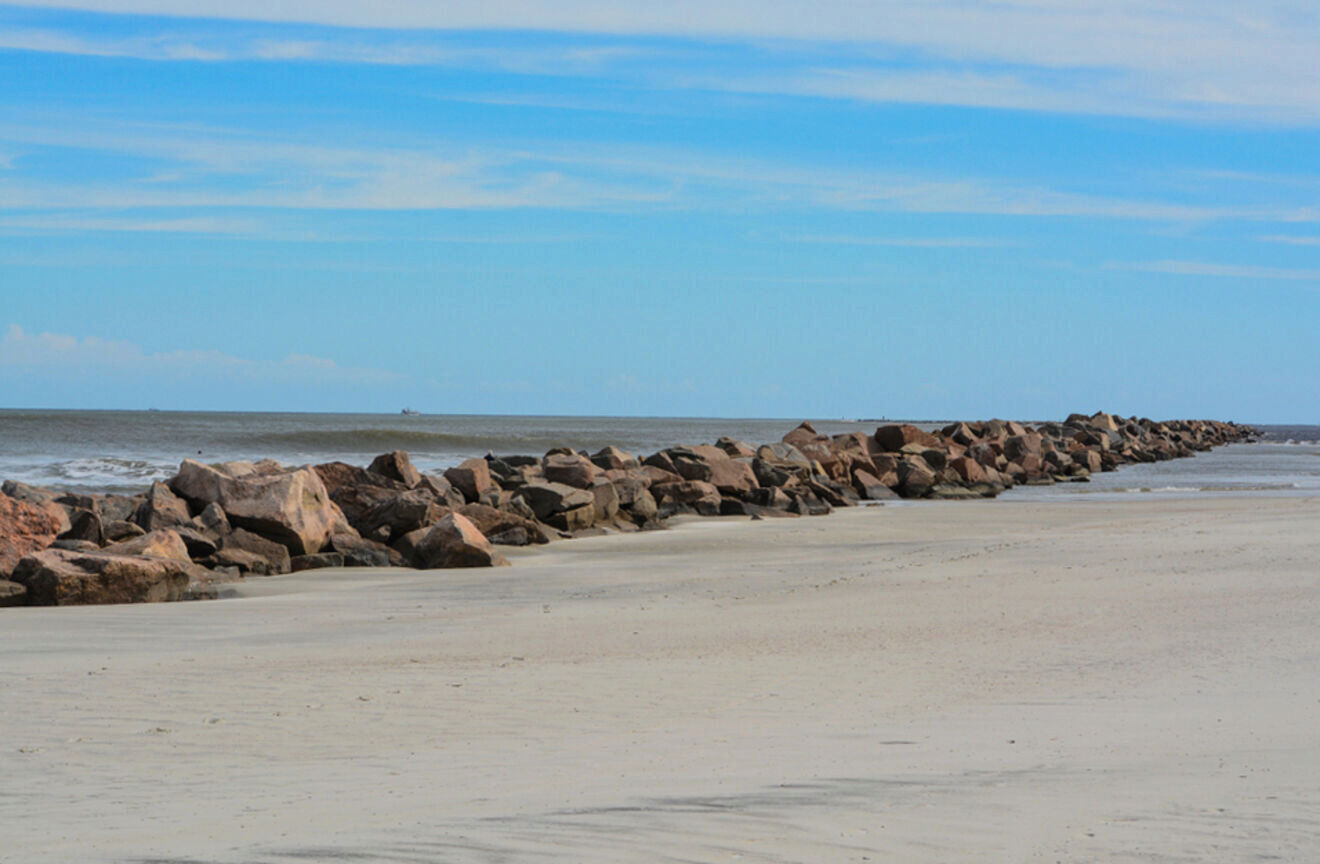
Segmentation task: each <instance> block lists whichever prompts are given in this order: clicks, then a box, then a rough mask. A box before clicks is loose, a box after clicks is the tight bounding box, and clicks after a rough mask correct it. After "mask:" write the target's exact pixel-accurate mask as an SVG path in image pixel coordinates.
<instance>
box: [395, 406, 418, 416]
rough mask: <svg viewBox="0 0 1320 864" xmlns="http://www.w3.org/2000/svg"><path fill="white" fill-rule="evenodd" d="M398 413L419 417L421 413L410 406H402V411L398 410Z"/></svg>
mask: <svg viewBox="0 0 1320 864" xmlns="http://www.w3.org/2000/svg"><path fill="white" fill-rule="evenodd" d="M399 413H400V414H402V415H404V416H405V417H420V416H421V414H422V412H421V411H416V410H414V409H412V408H404V409H403V410H402V411H400V412H399Z"/></svg>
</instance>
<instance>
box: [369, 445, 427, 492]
mask: <svg viewBox="0 0 1320 864" xmlns="http://www.w3.org/2000/svg"><path fill="white" fill-rule="evenodd" d="M367 470H368V471H370V472H371V473H372V474H378V475H380V476H382V477H388V478H389V479H391V480H396V481H398V482H399V483H402V484H403V485H404V486H407V487H408V488H409V489H411V488H413V487H414V486H416V485H417V484H418V483H420V482H422V473H421V472H420V471H418V470H417V469H416V468H414V467H413V464H412V459H411V458H410V457H409V456H408V454H407V453H406V452H404V451H403V450H395V451H393V452H391V453H382V454H380V455H379V456H377V457H376V458H375V459H373V460H371V464H370V465H368V466H367Z"/></svg>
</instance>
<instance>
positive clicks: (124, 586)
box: [12, 549, 197, 606]
mask: <svg viewBox="0 0 1320 864" xmlns="http://www.w3.org/2000/svg"><path fill="white" fill-rule="evenodd" d="M196 570H197V568H196V567H195V565H193V564H190V563H186V562H183V561H175V560H172V559H169V558H150V557H147V556H145V555H141V556H136V555H112V554H107V553H105V552H72V551H67V550H64V549H47V550H45V551H42V552H34V553H32V554H31V555H28V556H27V557H25V558H24V559H23V560H22V561H20V562H19V563H18V566H17V567H16V568H14V574H13V576H12V579H13V581H14V582H17V583H19V584H20V585H23V586H24V587H25V588H27V592H28V595H27V596H28V601H27V602H28V604H29V605H33V606H72V605H84V604H100V603H159V602H164V601H173V600H182V599H183V598H184V596H185V592H186V589H187V587H188V583H189V581H190V579H191V576H192V574H193V573H195V572H196Z"/></svg>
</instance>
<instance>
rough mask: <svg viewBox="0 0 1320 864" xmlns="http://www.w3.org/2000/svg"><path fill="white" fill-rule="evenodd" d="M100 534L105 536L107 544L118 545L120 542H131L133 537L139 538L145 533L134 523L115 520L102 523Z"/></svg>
mask: <svg viewBox="0 0 1320 864" xmlns="http://www.w3.org/2000/svg"><path fill="white" fill-rule="evenodd" d="M101 533H102V534H104V535H105V540H106V542H107V543H118V542H119V541H120V540H131V539H133V538H134V537H141V536H142V535H143V534H146V533H147V532H146V531H144V530H143V529H142V526H141V525H138V524H137V523H136V522H125V521H123V520H115V521H113V522H102V523H101Z"/></svg>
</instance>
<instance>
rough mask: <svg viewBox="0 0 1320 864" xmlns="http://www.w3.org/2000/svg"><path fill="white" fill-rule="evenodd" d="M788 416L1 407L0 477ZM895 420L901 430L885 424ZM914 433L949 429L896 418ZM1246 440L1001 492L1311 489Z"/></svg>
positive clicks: (1051, 495)
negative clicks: (1078, 479)
mask: <svg viewBox="0 0 1320 864" xmlns="http://www.w3.org/2000/svg"><path fill="white" fill-rule="evenodd" d="M798 422H800V421H799V420H776V419H722V418H671V417H665V418H655V417H515V416H495V415H419V416H408V415H403V414H267V413H226V412H176V411H28V410H0V479H12V480H19V481H22V482H24V483H32V484H36V485H41V486H50V487H53V488H57V489H67V490H70V491H78V492H136V491H140V490H142V489H143V488H145V487H146V486H147V485H149V484H150V483H151V481H152V480H159V479H164V478H166V477H169V476H171V475H173V474H174V473H175V471H176V470H177V469H178V466H179V463H180V462H181V461H182V460H183V459H188V458H192V459H200V460H202V461H206V462H219V461H224V460H229V459H260V458H272V459H275V460H277V461H279V462H282V463H286V464H291V465H302V464H314V463H318V462H328V461H332V460H341V461H344V462H349V463H351V464H355V465H366V464H367V463H368V462H370V461H371V460H372V459H373V458H374V457H375V456H377V455H378V454H380V453H383V452H386V451H389V450H407V451H408V452H409V453H410V454H412V458H413V461H414V463H415V464H416V465H417V466H418V468H420V469H421V470H423V471H437V470H443V469H444V468H447V467H449V466H451V465H455V464H457V463H459V462H461V461H462V460H464V459H467V458H470V457H473V456H484V455H485V454H486V453H488V452H494V453H496V454H500V455H508V454H534V455H540V454H542V453H544V452H545V451H546V450H548V449H550V448H551V447H559V446H569V447H574V448H579V449H586V450H590V451H593V452H594V451H595V450H598V449H600V448H601V447H604V446H605V445H607V444H614V445H616V446H618V447H622V448H623V449H625V450H628V451H630V452H633V453H636V454H638V455H646V454H649V453H653V452H655V451H656V450H659V449H661V448H663V447H669V446H673V445H675V444H701V443H713V442H714V441H715V440H716V439H717V438H719V437H720V436H722V435H729V436H732V437H734V438H739V439H741V440H744V441H747V442H750V443H752V444H760V443H764V442H766V441H778V440H779V439H780V437H781V436H783V434H784V433H785V432H788V431H789V430H790V429H792V428H793V427H794V426H796V425H797V423H798ZM879 422H880V421H878V420H865V421H862V420H817V419H812V424H813V425H814V426H815V427H816V428H817V429H818V430H820V431H821V432H824V433H826V434H830V435H834V434H838V433H841V432H853V431H858V430H860V431H863V432H867V433H870V432H874V431H875V428H876V426H877V425H879ZM886 422H903V421H886ZM908 422H915V423H916V425H919V426H922V427H923V428H926V429H933V428H938V427H939V426H941V425H944V422H947V421H941V422H936V421H908ZM1260 429H1261V431H1262V436H1261V439H1260V441H1259V442H1258V443H1254V444H1234V445H1230V446H1227V447H1222V448H1219V449H1218V450H1216V451H1214V452H1211V453H1202V454H1198V455H1197V456H1196V457H1195V458H1192V459H1178V460H1174V461H1171V462H1158V463H1153V464H1146V465H1131V466H1127V467H1124V468H1122V469H1120V470H1118V471H1116V472H1111V473H1106V474H1098V475H1096V476H1095V477H1094V478H1093V481H1092V482H1091V483H1067V484H1060V485H1056V486H1047V487H1029V488H1025V487H1024V488H1018V489H1014V490H1012V491H1011V492H1009V493H1008V494H1009V495H1011V496H1013V497H1020V498H1032V499H1037V498H1038V499H1046V500H1048V499H1058V498H1077V497H1078V496H1085V495H1115V494H1120V495H1189V494H1215V493H1219V494H1223V493H1239V494H1251V495H1298V494H1301V495H1312V494H1320V426H1262V427H1260Z"/></svg>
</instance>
